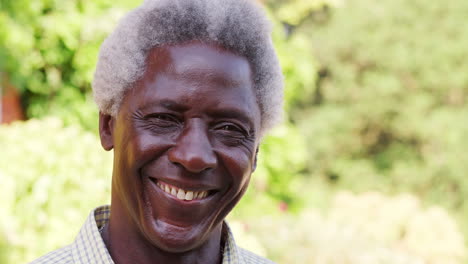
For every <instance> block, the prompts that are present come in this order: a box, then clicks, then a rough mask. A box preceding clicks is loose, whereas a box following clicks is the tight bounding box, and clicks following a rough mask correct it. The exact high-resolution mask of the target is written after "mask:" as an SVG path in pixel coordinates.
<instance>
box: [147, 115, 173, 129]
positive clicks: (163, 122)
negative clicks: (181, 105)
mask: <svg viewBox="0 0 468 264" xmlns="http://www.w3.org/2000/svg"><path fill="white" fill-rule="evenodd" d="M146 120H147V121H148V122H150V124H151V125H154V126H158V127H164V128H166V127H173V126H177V125H179V124H180V123H181V122H180V120H179V119H178V118H177V117H176V116H174V115H171V114H160V113H157V114H150V115H147V116H146Z"/></svg>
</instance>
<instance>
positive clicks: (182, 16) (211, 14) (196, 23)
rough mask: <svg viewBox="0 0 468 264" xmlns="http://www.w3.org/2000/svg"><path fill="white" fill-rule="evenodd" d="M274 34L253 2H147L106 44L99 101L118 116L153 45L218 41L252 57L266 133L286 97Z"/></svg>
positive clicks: (96, 84) (96, 89) (97, 82)
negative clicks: (126, 93)
mask: <svg viewBox="0 0 468 264" xmlns="http://www.w3.org/2000/svg"><path fill="white" fill-rule="evenodd" d="M270 35H271V25H270V22H269V21H268V20H267V18H266V16H265V14H264V12H263V10H262V9H261V7H260V6H259V4H258V3H256V1H254V0H145V1H144V2H143V4H142V5H141V6H139V7H137V8H136V9H134V10H132V11H130V12H129V13H128V14H127V15H126V16H125V17H123V19H122V20H121V21H120V22H119V24H118V25H117V27H116V29H115V30H114V32H113V33H111V34H110V35H109V37H108V38H107V39H106V40H105V41H104V42H103V44H102V46H101V49H100V52H99V58H98V62H97V67H96V72H95V75H94V81H93V93H94V99H95V101H96V103H97V105H98V107H99V110H100V111H101V112H102V113H104V114H110V115H112V116H116V115H117V112H118V110H119V107H120V105H121V101H122V98H123V96H124V94H125V92H126V91H127V90H128V89H131V88H132V86H133V85H134V84H135V82H136V81H138V80H139V79H140V78H141V77H142V76H143V74H144V72H145V70H146V60H147V55H148V53H149V51H150V50H151V49H153V48H154V47H157V46H162V45H165V44H178V43H183V42H187V41H191V40H199V41H209V42H214V43H216V44H218V45H220V46H222V47H224V48H226V49H227V50H229V51H232V52H233V53H236V54H239V55H242V56H244V57H246V58H247V60H248V61H249V63H250V65H251V67H252V71H253V81H254V87H255V93H256V96H257V98H256V99H257V103H258V104H259V107H260V112H261V120H262V121H261V134H264V132H265V131H266V130H267V129H268V128H271V127H272V126H273V125H274V124H275V123H277V122H278V121H279V120H280V119H281V116H282V101H283V75H282V73H281V68H280V66H279V62H278V58H277V56H276V53H275V50H274V48H273V43H272V40H271V36H270Z"/></svg>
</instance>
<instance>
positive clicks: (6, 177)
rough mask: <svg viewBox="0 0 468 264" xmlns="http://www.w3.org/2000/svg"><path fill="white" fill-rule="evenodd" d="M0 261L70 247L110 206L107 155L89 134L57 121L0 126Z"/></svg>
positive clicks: (22, 259) (109, 158)
mask: <svg viewBox="0 0 468 264" xmlns="http://www.w3.org/2000/svg"><path fill="white" fill-rule="evenodd" d="M0 146H2V151H1V154H0V157H1V158H0V182H1V183H2V191H1V192H0V215H1V216H2V217H1V218H0V258H1V257H3V259H2V261H1V263H26V262H27V261H31V260H33V259H34V258H37V257H39V256H40V255H42V254H44V253H46V252H48V251H51V250H53V249H56V248H58V247H61V246H64V245H67V244H69V243H71V242H72V241H73V239H74V237H75V236H76V234H77V233H78V230H79V228H80V227H81V225H82V224H83V223H84V220H85V219H86V216H87V215H88V214H89V212H90V210H91V209H93V208H95V207H97V206H99V205H102V204H105V203H108V202H109V199H110V194H109V191H110V178H111V164H112V156H111V155H109V153H105V152H104V151H103V150H102V148H101V146H100V142H99V140H98V139H97V137H96V136H95V135H94V134H91V133H90V132H85V131H83V129H82V128H80V127H77V126H72V127H67V128H64V127H63V124H62V122H61V121H60V120H58V119H46V120H43V121H38V120H31V121H29V122H27V123H15V124H12V125H10V126H1V127H0Z"/></svg>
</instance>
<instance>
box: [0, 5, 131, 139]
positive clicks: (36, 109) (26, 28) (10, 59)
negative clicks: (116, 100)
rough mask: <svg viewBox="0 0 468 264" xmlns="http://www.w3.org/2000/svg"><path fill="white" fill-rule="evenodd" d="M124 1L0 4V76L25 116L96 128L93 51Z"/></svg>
mask: <svg viewBox="0 0 468 264" xmlns="http://www.w3.org/2000/svg"><path fill="white" fill-rule="evenodd" d="M136 4H137V3H136V2H135V1H130V0H116V1H111V0H93V1H60V0H33V1H30V0H15V1H10V0H0V24H1V25H2V27H0V47H1V48H0V72H6V73H8V75H9V77H10V79H11V82H12V83H13V84H14V85H15V86H16V87H17V88H18V89H20V91H21V95H22V100H23V103H24V105H25V106H26V111H27V115H28V117H41V116H45V115H50V114H51V113H53V114H54V115H56V116H60V117H61V118H62V119H63V120H65V121H66V123H67V124H76V123H81V124H82V125H84V126H85V127H86V128H88V129H95V130H96V128H97V127H96V125H95V124H96V122H94V120H95V119H94V118H93V117H94V116H96V108H95V107H94V104H93V103H92V99H91V97H90V91H91V86H90V83H91V79H92V76H93V72H94V67H95V65H96V60H97V54H98V49H99V46H100V44H101V42H102V41H103V39H104V37H105V36H107V34H108V33H109V32H110V31H111V30H112V28H113V27H114V24H115V22H116V21H117V19H118V18H120V17H121V16H122V15H123V14H124V13H125V11H126V10H127V9H128V8H129V7H132V6H135V5H136Z"/></svg>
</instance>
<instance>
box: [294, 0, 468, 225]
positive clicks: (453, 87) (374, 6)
mask: <svg viewBox="0 0 468 264" xmlns="http://www.w3.org/2000/svg"><path fill="white" fill-rule="evenodd" d="M328 12H329V19H328V20H327V21H326V22H322V23H312V24H313V27H311V28H309V34H310V36H311V38H312V40H313V42H312V43H313V47H314V51H315V52H314V54H315V55H314V56H315V57H316V60H317V61H318V63H317V64H318V67H319V68H320V71H323V72H326V73H327V75H326V77H324V79H323V80H322V82H321V85H320V86H316V87H315V89H318V90H320V92H319V94H321V95H322V101H321V102H320V103H319V104H316V105H311V106H310V107H308V108H307V109H303V111H301V112H300V113H298V114H299V115H300V117H298V119H300V120H301V121H299V122H297V124H300V127H301V128H300V131H301V132H302V133H303V134H304V135H305V136H306V138H307V149H308V153H307V157H308V161H307V164H308V170H309V172H310V173H311V174H312V175H313V176H315V177H321V178H323V179H326V180H327V181H328V182H329V183H330V184H331V186H336V187H338V188H347V189H351V190H354V191H366V190H370V189H373V190H380V191H383V192H386V193H398V192H411V193H414V194H415V195H417V196H418V197H420V198H421V199H422V200H423V201H424V202H425V203H428V204H438V205H443V206H445V207H446V208H449V209H450V210H451V211H453V212H456V213H457V215H458V216H459V217H460V219H461V220H460V223H462V224H463V227H464V230H465V233H466V234H468V225H467V224H466V223H468V203H465V202H464V200H465V197H467V196H468V179H467V178H466V175H465V174H466V173H465V172H466V171H467V170H468V155H466V154H463V149H466V148H467V147H468V137H466V135H468V125H467V122H465V121H466V117H467V116H468V115H467V114H468V106H467V104H466V100H467V98H468V97H467V96H468V90H467V87H468V71H466V69H467V68H468V62H467V61H466V60H465V59H464V58H466V57H467V56H468V49H467V48H466V47H467V45H468V28H466V27H461V26H460V23H461V21H464V20H465V18H466V14H467V12H468V2H467V1H464V0H454V1H450V3H445V2H440V1H432V2H428V1H424V0H413V1H405V0H395V1H373V0H356V1H346V2H344V4H343V5H342V6H339V7H338V8H332V9H330V10H329V11H328Z"/></svg>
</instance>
